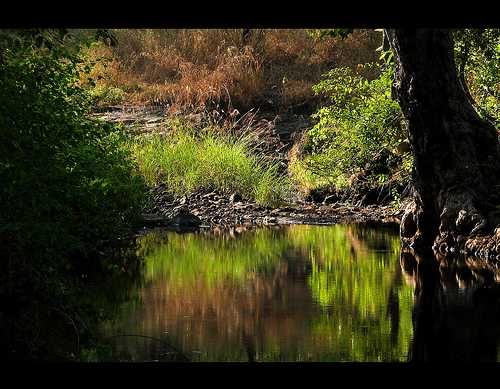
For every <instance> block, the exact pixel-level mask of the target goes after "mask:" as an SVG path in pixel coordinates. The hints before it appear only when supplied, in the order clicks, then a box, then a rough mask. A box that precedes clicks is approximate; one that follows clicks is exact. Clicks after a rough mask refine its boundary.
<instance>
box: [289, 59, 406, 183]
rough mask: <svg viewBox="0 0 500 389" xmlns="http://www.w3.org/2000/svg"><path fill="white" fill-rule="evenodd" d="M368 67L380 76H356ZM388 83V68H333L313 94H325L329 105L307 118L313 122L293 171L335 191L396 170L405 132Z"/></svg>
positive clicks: (376, 178) (360, 66) (379, 178)
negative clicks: (362, 177)
mask: <svg viewBox="0 0 500 389" xmlns="http://www.w3.org/2000/svg"><path fill="white" fill-rule="evenodd" d="M373 68H376V69H377V68H378V70H379V74H380V75H379V76H378V77H377V78H375V79H373V80H368V79H366V78H365V77H363V76H362V75H361V74H360V73H361V72H366V71H367V70H373ZM391 85H392V67H391V66H388V65H386V66H385V68H384V69H381V68H380V67H379V66H378V65H375V64H366V65H359V66H358V70H357V71H353V70H352V69H350V68H346V67H338V68H335V69H333V70H331V71H330V72H328V73H327V74H326V75H325V79H324V80H323V81H321V82H320V83H319V84H317V85H315V86H314V90H315V92H316V93H318V94H324V95H327V96H328V97H329V99H330V102H331V105H329V106H327V107H324V108H321V109H320V110H319V111H318V112H316V113H315V114H314V115H313V118H315V119H317V121H318V122H317V124H316V125H315V126H314V127H313V128H312V129H311V130H309V131H308V133H307V134H306V140H305V142H304V145H303V150H304V154H306V156H305V158H303V159H302V160H299V161H295V171H300V172H301V174H302V175H303V176H304V175H309V176H311V175H312V176H316V177H317V181H321V182H323V184H324V183H325V182H327V183H330V184H334V185H336V186H339V187H341V186H345V185H347V184H348V182H349V179H350V178H351V177H352V176H353V175H355V174H358V173H365V174H366V175H367V176H368V177H367V178H368V179H374V180H384V179H385V177H387V176H388V175H389V174H391V173H392V172H393V171H395V170H397V169H399V166H400V164H401V156H400V155H399V154H400V153H399V152H398V147H399V146H400V144H401V143H402V142H405V140H406V134H405V131H404V128H403V117H402V113H401V111H400V108H399V105H398V103H397V102H396V101H394V100H393V99H392V98H391ZM304 169H306V170H308V172H305V171H304ZM310 179H311V178H310V177H309V180H310Z"/></svg>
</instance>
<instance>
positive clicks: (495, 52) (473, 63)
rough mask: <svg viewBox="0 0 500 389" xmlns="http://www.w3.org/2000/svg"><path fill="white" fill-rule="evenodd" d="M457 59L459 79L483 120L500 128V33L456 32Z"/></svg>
mask: <svg viewBox="0 0 500 389" xmlns="http://www.w3.org/2000/svg"><path fill="white" fill-rule="evenodd" d="M454 38H455V58H456V64H457V68H458V73H459V76H461V75H463V77H464V81H465V84H466V85H467V88H468V90H469V92H470V94H471V97H472V98H473V100H474V101H475V103H476V108H477V110H478V112H479V114H480V115H481V116H482V117H485V118H488V119H489V120H491V121H492V122H493V123H494V124H495V125H496V126H497V127H498V126H499V124H500V109H499V99H500V89H499V85H500V84H499V81H500V79H499V75H500V30H498V29H465V30H457V31H455V34H454Z"/></svg>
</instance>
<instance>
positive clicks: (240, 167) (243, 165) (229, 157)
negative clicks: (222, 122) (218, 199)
mask: <svg viewBox="0 0 500 389" xmlns="http://www.w3.org/2000/svg"><path fill="white" fill-rule="evenodd" d="M130 147H131V150H132V155H133V157H134V158H135V160H136V161H137V164H138V167H139V171H140V173H141V175H142V176H143V177H144V178H145V180H146V182H147V183H148V184H150V185H157V184H165V185H166V187H167V188H169V190H170V191H171V192H172V194H174V195H176V196H184V195H188V194H190V193H193V192H195V191H197V190H199V189H205V190H216V191H218V192H220V193H225V194H227V195H228V196H229V195H231V194H233V193H237V194H238V195H239V196H240V197H241V198H242V199H246V200H251V201H255V202H256V203H258V204H262V205H267V206H275V205H278V204H279V203H280V202H284V201H285V200H287V197H289V196H288V195H289V193H290V190H291V187H290V183H289V180H288V179H287V177H286V176H284V175H282V174H280V173H279V165H278V164H277V163H275V162H274V163H273V162H270V161H266V159H265V158H264V157H259V156H258V155H257V154H255V153H254V152H252V146H251V140H250V139H248V138H245V137H236V136H234V135H228V134H224V135H222V134H217V133H216V132H214V131H213V130H210V129H207V130H206V131H205V132H204V133H202V134H194V133H193V132H192V131H191V132H189V131H186V130H181V132H178V133H176V134H175V135H173V134H171V135H169V136H166V137H162V136H158V135H156V136H152V137H148V138H143V139H139V140H137V141H135V142H134V143H132V144H131V146H130Z"/></svg>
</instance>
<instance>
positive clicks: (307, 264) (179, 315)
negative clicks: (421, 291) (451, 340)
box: [104, 225, 413, 361]
mask: <svg viewBox="0 0 500 389" xmlns="http://www.w3.org/2000/svg"><path fill="white" fill-rule="evenodd" d="M138 245H139V248H138V251H139V254H140V255H142V256H144V258H145V269H144V275H143V282H142V287H141V288H140V290H139V291H138V292H137V293H138V297H139V299H138V301H137V302H136V303H135V304H126V305H125V306H124V307H122V309H121V312H120V314H119V316H118V318H117V319H116V320H114V321H113V322H109V323H106V325H105V326H104V333H105V334H106V336H108V337H112V338H111V340H112V344H113V349H114V358H115V359H118V360H133V361H151V360H187V359H189V360H192V361H405V360H407V358H408V351H409V346H410V341H411V338H412V333H413V329H412V321H411V308H412V304H413V286H412V281H411V280H409V281H408V280H406V279H405V277H404V275H403V272H402V270H401V266H400V261H399V239H398V234H397V230H394V229H390V228H380V227H379V228H373V227H371V228H369V227H366V226H364V227H363V226H360V225H337V226H328V227H327V226H306V225H296V226H288V227H281V228H276V229H270V228H269V229H258V230H253V231H246V232H242V233H240V234H235V233H233V234H228V235H223V236H214V235H210V234H203V233H189V234H179V233H175V232H161V231H153V232H150V233H148V234H146V235H145V236H143V237H141V238H140V239H139V242H138Z"/></svg>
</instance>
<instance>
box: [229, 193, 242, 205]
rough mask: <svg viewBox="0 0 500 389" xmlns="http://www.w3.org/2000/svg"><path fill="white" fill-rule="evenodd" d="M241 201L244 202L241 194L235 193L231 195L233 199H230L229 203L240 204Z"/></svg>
mask: <svg viewBox="0 0 500 389" xmlns="http://www.w3.org/2000/svg"><path fill="white" fill-rule="evenodd" d="M241 200H243V198H242V197H241V195H240V194H239V193H233V194H232V195H231V197H229V201H230V202H231V203H236V202H240V201H241Z"/></svg>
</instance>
